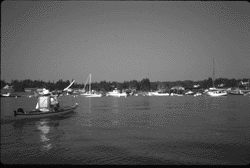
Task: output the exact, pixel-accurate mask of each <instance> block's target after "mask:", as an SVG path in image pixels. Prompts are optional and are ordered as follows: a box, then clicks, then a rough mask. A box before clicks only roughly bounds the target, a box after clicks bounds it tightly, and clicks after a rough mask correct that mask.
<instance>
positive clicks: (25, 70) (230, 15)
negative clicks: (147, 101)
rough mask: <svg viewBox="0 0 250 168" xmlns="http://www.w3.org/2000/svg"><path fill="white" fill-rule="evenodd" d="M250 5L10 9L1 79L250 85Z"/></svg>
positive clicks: (18, 4) (39, 4) (31, 5)
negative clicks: (245, 81)
mask: <svg viewBox="0 0 250 168" xmlns="http://www.w3.org/2000/svg"><path fill="white" fill-rule="evenodd" d="M249 9H250V3H248V2H230V1H224V2H223V1H222V2H212V1H211V2H199V1H197V2H196V1H190V2H170V1H169V2H161V1H158V2H154V1H152V2H150V1H141V2H138V1H137V2H135V1H126V2H124V1H111V2H107V1H89V2H85V1H35V2H34V1H26V2H25V1H4V2H2V5H1V79H4V80H5V81H7V82H10V81H11V80H12V79H18V80H24V79H31V80H43V81H54V82H56V81H58V80H59V79H62V80H72V79H75V80H76V82H77V83H85V82H86V80H87V78H88V75H89V74H90V73H91V75H92V82H100V81H103V80H106V81H111V82H112V81H117V82H123V81H130V80H134V79H135V80H138V81H139V80H142V79H143V78H149V79H150V81H152V82H154V81H177V80H193V81H198V80H204V79H208V78H209V77H212V72H213V58H214V59H215V64H214V69H215V78H220V77H223V78H230V79H231V78H236V79H239V78H250V12H249Z"/></svg>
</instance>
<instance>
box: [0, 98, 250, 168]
mask: <svg viewBox="0 0 250 168" xmlns="http://www.w3.org/2000/svg"><path fill="white" fill-rule="evenodd" d="M59 100H60V101H61V104H65V105H72V104H74V103H75V102H78V103H79V107H78V109H77V110H76V113H73V114H68V115H66V116H61V117H53V118H43V119H37V120H21V121H15V120H13V117H12V111H13V110H14V109H17V108H19V107H22V108H24V109H30V110H31V109H34V107H35V104H36V99H33V98H1V161H2V163H5V164H40V163H41V164H248V163H249V162H250V110H249V109H250V98H249V97H246V96H231V97H226V98H209V97H192V96H191V97H128V98H113V97H102V98H84V97H76V98H73V97H60V98H59Z"/></svg>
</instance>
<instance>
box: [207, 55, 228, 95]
mask: <svg viewBox="0 0 250 168" xmlns="http://www.w3.org/2000/svg"><path fill="white" fill-rule="evenodd" d="M214 76H215V75H214V58H213V87H212V88H209V90H208V91H206V92H205V94H206V95H208V96H211V97H221V96H227V92H226V91H225V90H222V89H216V88H215V86H214V80H215V78H214Z"/></svg>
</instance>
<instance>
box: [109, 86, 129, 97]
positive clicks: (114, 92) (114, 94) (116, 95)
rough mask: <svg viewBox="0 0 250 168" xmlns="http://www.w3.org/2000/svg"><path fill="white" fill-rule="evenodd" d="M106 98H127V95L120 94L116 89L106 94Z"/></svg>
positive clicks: (124, 93)
mask: <svg viewBox="0 0 250 168" xmlns="http://www.w3.org/2000/svg"><path fill="white" fill-rule="evenodd" d="M107 96H113V97H123V96H124V97H127V93H126V92H123V93H120V92H119V90H117V89H116V88H115V89H114V90H113V91H112V92H108V93H107Z"/></svg>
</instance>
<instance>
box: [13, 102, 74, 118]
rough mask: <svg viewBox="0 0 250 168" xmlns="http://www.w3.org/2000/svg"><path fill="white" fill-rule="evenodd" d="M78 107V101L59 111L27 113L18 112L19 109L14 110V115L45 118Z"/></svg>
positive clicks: (68, 111) (17, 116)
mask: <svg viewBox="0 0 250 168" xmlns="http://www.w3.org/2000/svg"><path fill="white" fill-rule="evenodd" d="M77 107H78V104H77V103H76V104H75V105H74V106H72V107H62V108H61V109H59V111H58V112H53V111H48V112H38V111H30V112H27V113H18V112H17V111H14V116H15V117H16V118H20V119H22V118H43V117H50V116H57V115H62V114H67V113H71V112H74V111H75V110H76V108H77Z"/></svg>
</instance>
